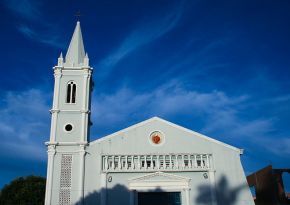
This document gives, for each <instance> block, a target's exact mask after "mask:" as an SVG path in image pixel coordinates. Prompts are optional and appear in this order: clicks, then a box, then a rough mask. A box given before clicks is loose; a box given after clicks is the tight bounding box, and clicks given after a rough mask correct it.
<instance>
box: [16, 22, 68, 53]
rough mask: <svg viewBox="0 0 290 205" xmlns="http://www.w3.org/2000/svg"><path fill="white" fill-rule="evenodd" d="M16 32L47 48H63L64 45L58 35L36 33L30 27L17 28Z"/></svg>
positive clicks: (21, 26)
mask: <svg viewBox="0 0 290 205" xmlns="http://www.w3.org/2000/svg"><path fill="white" fill-rule="evenodd" d="M18 31H19V32H21V33H22V34H23V35H24V36H25V37H27V38H29V39H31V40H33V41H37V42H40V43H43V44H46V45H49V46H53V47H57V48H63V47H64V44H63V43H62V42H61V41H60V39H59V36H58V35H53V34H51V33H50V34H47V33H46V34H43V33H38V32H36V31H35V30H34V29H32V28H31V27H29V26H27V25H20V26H19V27H18Z"/></svg>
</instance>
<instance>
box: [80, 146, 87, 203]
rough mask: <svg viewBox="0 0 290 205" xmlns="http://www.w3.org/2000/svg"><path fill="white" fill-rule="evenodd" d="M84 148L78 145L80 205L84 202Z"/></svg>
mask: <svg viewBox="0 0 290 205" xmlns="http://www.w3.org/2000/svg"><path fill="white" fill-rule="evenodd" d="M85 149H86V146H85V145H80V151H79V156H80V176H79V201H80V203H79V204H80V205H82V204H83V200H84V178H85V155H86V150H85Z"/></svg>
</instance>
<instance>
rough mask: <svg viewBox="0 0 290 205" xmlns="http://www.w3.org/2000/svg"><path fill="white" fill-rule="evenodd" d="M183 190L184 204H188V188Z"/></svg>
mask: <svg viewBox="0 0 290 205" xmlns="http://www.w3.org/2000/svg"><path fill="white" fill-rule="evenodd" d="M184 192H185V204H186V205H190V198H189V189H184Z"/></svg>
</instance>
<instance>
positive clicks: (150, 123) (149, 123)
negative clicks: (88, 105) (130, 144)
mask: <svg viewBox="0 0 290 205" xmlns="http://www.w3.org/2000/svg"><path fill="white" fill-rule="evenodd" d="M154 124H159V125H164V126H167V127H168V128H171V129H172V130H178V131H180V132H183V133H184V134H182V135H190V136H192V137H194V138H195V139H200V140H203V141H206V142H208V143H212V144H216V145H218V146H223V147H225V148H229V149H232V150H234V151H236V152H238V153H240V154H241V153H242V151H241V150H240V149H238V148H236V147H233V146H231V145H228V144H225V143H223V142H220V141H218V140H215V139H213V138H210V137H208V136H205V135H202V134H200V133H198V132H195V131H192V130H189V129H187V128H184V127H181V126H179V125H176V124H174V123H171V122H169V121H166V120H164V119H161V118H159V117H153V118H150V119H148V120H145V121H143V122H140V123H137V124H135V125H132V126H130V127H128V128H125V129H123V130H120V131H118V132H115V133H113V134H110V135H108V136H105V137H102V138H100V139H97V140H95V141H93V142H91V143H90V144H91V145H94V144H96V143H102V142H104V141H111V140H114V139H116V138H118V137H119V138H120V137H123V136H124V135H126V134H127V133H129V132H132V131H134V130H137V129H139V128H140V127H145V126H147V127H150V126H154ZM152 131H153V130H152Z"/></svg>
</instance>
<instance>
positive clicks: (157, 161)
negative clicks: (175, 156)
mask: <svg viewBox="0 0 290 205" xmlns="http://www.w3.org/2000/svg"><path fill="white" fill-rule="evenodd" d="M156 166H157V169H158V170H159V169H160V160H159V155H157V156H156Z"/></svg>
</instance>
